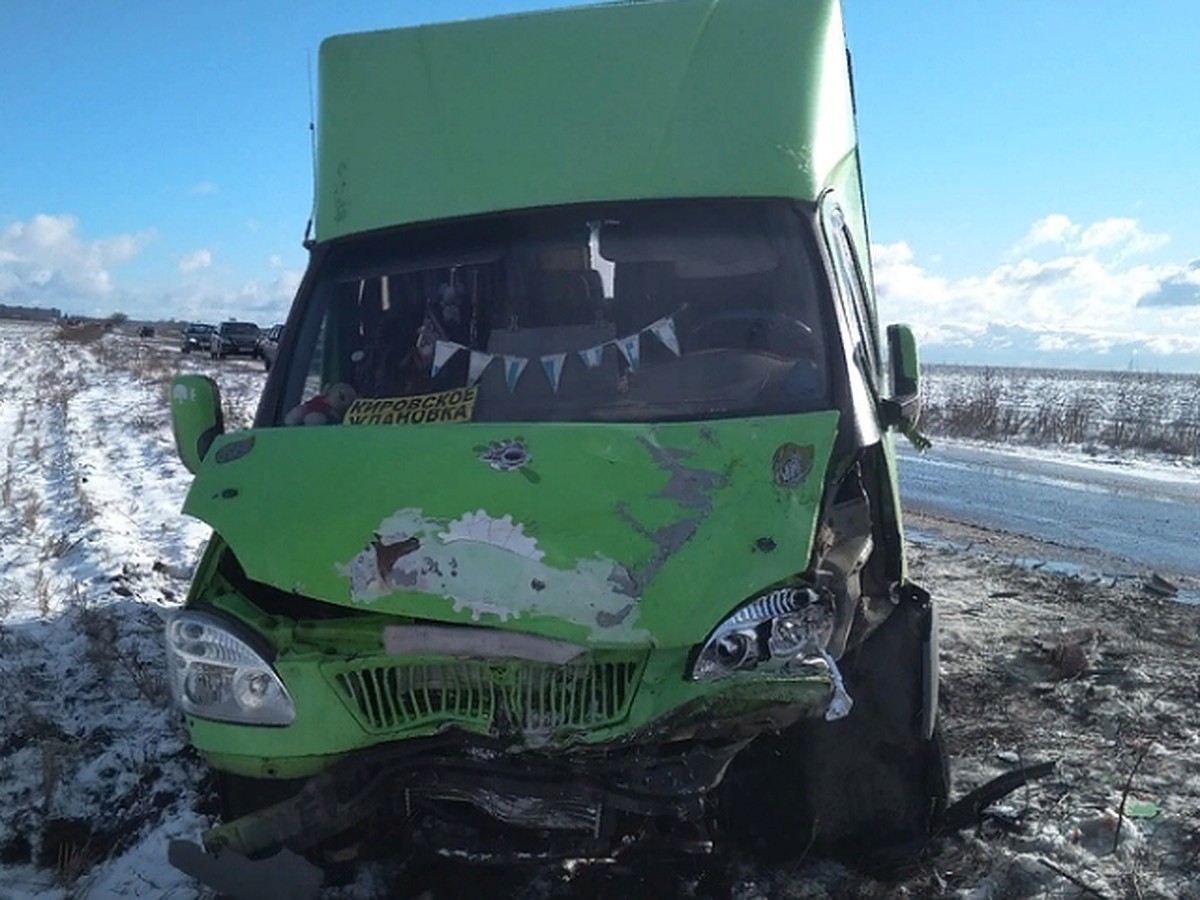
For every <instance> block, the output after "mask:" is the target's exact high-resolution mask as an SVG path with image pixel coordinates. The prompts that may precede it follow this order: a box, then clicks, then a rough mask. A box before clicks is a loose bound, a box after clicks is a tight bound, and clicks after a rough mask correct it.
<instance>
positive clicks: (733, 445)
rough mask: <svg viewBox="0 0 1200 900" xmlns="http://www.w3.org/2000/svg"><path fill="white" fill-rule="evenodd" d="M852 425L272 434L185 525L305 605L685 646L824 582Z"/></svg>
mask: <svg viewBox="0 0 1200 900" xmlns="http://www.w3.org/2000/svg"><path fill="white" fill-rule="evenodd" d="M837 418H838V416H837V413H836V412H822V413H810V414H804V415H791V416H772V417H764V418H755V419H734V420H721V421H709V422H701V423H695V422H687V423H670V424H653V425H650V424H602V425H601V424H590V423H589V424H583V423H570V424H561V423H560V424H519V425H515V424H499V425H493V424H488V425H474V424H467V425H406V426H394V425H392V426H389V425H376V426H362V425H358V426H354V425H343V426H340V427H324V428H272V429H258V430H254V431H246V432H238V433H235V434H231V435H226V436H223V437H221V438H220V439H218V440H217V441H216V442H214V444H213V446H212V448H211V449H210V451H209V452H208V454H207V455H206V457H205V460H204V463H203V465H202V466H201V468H200V470H199V471H198V472H197V475H196V480H195V483H194V484H193V486H192V489H191V492H190V493H189V494H188V498H187V502H186V504H185V505H184V512H186V513H188V514H190V515H193V516H196V517H197V518H200V519H202V520H204V521H205V522H207V523H208V524H209V525H211V526H212V527H213V528H214V529H215V530H216V531H217V533H219V534H220V535H221V536H222V537H223V538H224V540H225V541H226V542H227V543H228V544H229V546H230V548H231V549H232V550H233V552H234V554H235V555H236V556H237V558H238V560H239V561H240V563H241V564H242V566H243V568H244V569H245V571H246V574H247V575H248V576H249V577H250V578H252V579H254V580H256V581H260V582H264V583H266V584H270V585H273V586H275V587H277V588H280V589H282V590H285V591H294V592H295V593H297V594H301V595H304V596H306V597H311V598H314V599H318V600H323V601H326V602H329V603H336V604H340V605H342V606H347V607H352V608H359V609H364V610H370V611H373V612H379V613H388V614H394V615H403V616H413V617H417V618H421V619H428V620H434V621H442V622H462V623H471V622H474V623H477V624H482V625H492V626H498V627H501V628H508V629H513V630H520V631H527V632H531V633H536V634H541V635H545V636H549V637H557V638H562V639H566V640H572V641H577V642H581V643H587V644H590V645H592V646H601V647H602V646H613V647H615V646H628V645H631V644H633V645H641V646H649V645H657V646H686V645H691V644H694V643H696V642H698V641H701V640H703V639H704V637H705V636H706V635H707V634H708V633H709V632H710V631H711V630H712V628H713V627H714V626H715V625H716V624H717V623H718V622H719V621H720V620H721V619H722V618H723V617H725V616H726V615H727V614H728V613H729V612H730V611H731V610H732V609H733V608H734V607H736V606H737V605H738V604H739V603H741V602H742V601H743V600H744V599H746V598H747V597H749V596H750V595H752V594H754V593H755V592H756V591H759V590H761V589H763V588H765V587H767V586H768V585H770V584H772V583H774V582H777V581H779V580H781V579H784V578H787V577H789V576H791V575H794V574H795V573H797V572H800V571H802V570H803V569H805V568H806V567H807V565H808V561H809V556H810V553H811V548H812V541H813V535H814V532H815V528H816V523H817V517H818V512H819V508H820V502H821V495H822V488H823V484H824V478H825V470H826V467H827V466H828V462H829V457H830V452H831V447H832V444H833V439H834V434H835V430H836V426H837Z"/></svg>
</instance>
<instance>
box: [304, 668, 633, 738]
mask: <svg viewBox="0 0 1200 900" xmlns="http://www.w3.org/2000/svg"><path fill="white" fill-rule="evenodd" d="M324 670H325V673H326V677H327V678H328V680H329V682H330V684H332V685H333V687H334V688H335V689H336V691H337V693H338V695H339V697H341V699H342V701H343V702H344V703H345V704H346V707H347V708H348V709H349V710H350V712H351V713H352V714H353V715H354V717H355V719H357V720H358V722H359V723H360V724H361V725H362V727H363V728H364V729H365V730H367V731H368V732H371V733H374V734H389V733H397V734H399V733H403V732H405V731H409V730H413V729H416V728H420V727H422V726H429V725H443V724H459V725H463V726H465V727H470V728H473V729H474V730H485V731H489V732H492V733H500V734H503V733H506V732H538V733H545V732H555V731H559V730H563V729H581V728H596V727H603V726H605V725H612V724H616V723H618V722H620V721H622V720H623V719H624V718H625V717H626V716H627V715H628V713H629V707H630V705H631V703H632V700H633V695H634V691H635V689H636V680H637V678H638V676H639V674H640V672H641V662H640V661H635V660H631V659H629V658H624V659H611V660H599V661H597V660H595V659H587V660H577V661H573V662H571V663H568V664H566V665H556V664H547V663H529V662H522V661H511V662H510V661H484V660H446V661H436V662H433V661H430V662H424V661H422V662H415V663H400V662H395V661H393V660H390V659H389V660H387V661H380V660H378V659H376V660H368V661H345V662H338V663H331V664H326V666H325V667H324Z"/></svg>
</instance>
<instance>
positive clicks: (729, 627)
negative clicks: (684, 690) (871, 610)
mask: <svg viewBox="0 0 1200 900" xmlns="http://www.w3.org/2000/svg"><path fill="white" fill-rule="evenodd" d="M833 623H834V607H833V598H832V597H830V596H828V595H825V596H822V595H820V594H818V593H817V592H816V591H814V590H813V589H812V588H809V587H795V588H781V589H779V590H777V591H772V592H771V593H769V594H764V595H763V596H761V597H756V598H755V599H753V600H751V601H750V602H749V603H746V604H745V605H743V606H741V607H739V608H738V609H737V610H735V611H734V613H733V614H732V615H731V616H729V618H727V619H726V620H725V621H724V622H722V623H721V624H720V625H718V626H717V627H716V628H715V629H714V630H713V632H712V634H710V635H709V636H708V640H707V641H705V642H704V646H703V647H702V648H701V649H700V653H699V654H698V655H697V656H696V662H695V663H694V664H693V665H692V671H691V675H690V677H691V679H692V680H693V681H715V680H716V679H718V678H727V677H729V676H730V675H734V674H737V673H742V672H758V673H762V674H764V675H783V676H787V675H801V674H805V673H807V672H811V671H812V669H813V667H814V666H817V667H820V666H824V668H826V669H827V670H828V672H829V678H830V681H831V682H832V684H833V695H832V696H831V697H830V700H829V707H828V708H827V709H826V711H825V718H827V719H840V718H842V717H843V716H845V715H847V714H848V713H849V712H850V707H851V705H852V704H853V701H852V700H851V699H850V697H849V695H848V694H847V693H846V688H845V685H844V684H843V682H842V676H841V673H840V672H839V671H838V668H837V663H835V662H834V660H833V657H831V656H830V655H829V654H828V653H827V652H826V651H825V645H826V644H828V643H829V639H830V637H831V636H832V635H833Z"/></svg>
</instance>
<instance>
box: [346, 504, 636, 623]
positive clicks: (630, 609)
mask: <svg viewBox="0 0 1200 900" xmlns="http://www.w3.org/2000/svg"><path fill="white" fill-rule="evenodd" d="M418 548H419V549H420V553H417V552H416V551H417V549H418ZM544 556H545V553H544V552H543V551H542V550H541V549H540V548H539V547H538V545H537V540H536V539H535V538H533V537H530V536H529V535H527V534H526V533H525V525H524V524H523V523H521V522H514V521H513V519H512V517H511V516H510V515H507V514H506V515H504V516H501V517H495V516H491V515H489V514H488V513H487V512H485V511H484V510H478V511H476V512H471V513H466V514H465V515H463V516H460V517H459V518H458V519H455V520H453V521H450V522H447V521H445V520H439V519H433V518H429V517H426V516H425V515H424V514H423V512H422V511H421V510H419V509H402V510H399V511H398V512H396V513H395V514H394V515H392V516H390V517H389V518H387V519H385V520H384V521H383V522H381V523H380V525H379V527H378V528H377V529H376V530H375V535H374V537H373V539H372V540H371V541H370V542H368V543H367V545H366V546H365V547H364V548H363V550H362V551H360V552H359V553H358V554H357V555H356V556H355V557H354V558H353V559H351V560H349V561H348V562H346V563H338V564H336V568H337V571H338V573H339V574H340V575H342V576H344V577H346V578H348V579H349V580H350V597H351V599H352V600H353V601H354V602H356V603H370V602H371V601H372V600H376V599H378V598H380V597H383V596H385V595H387V594H390V593H393V592H394V591H397V590H412V591H417V592H419V593H423V594H432V595H435V596H440V597H447V598H449V599H450V600H451V601H453V608H454V610H455V612H466V613H467V614H469V615H470V617H471V620H472V621H475V622H478V621H481V620H482V619H484V618H485V617H495V618H496V619H498V620H499V621H500V622H507V621H509V620H510V619H517V618H520V617H521V616H524V615H547V616H554V617H556V618H559V619H563V620H566V621H569V622H576V623H578V624H580V625H583V626H584V627H586V628H588V629H589V631H590V632H591V633H592V636H593V637H595V638H603V637H609V638H612V637H616V636H620V637H626V638H627V637H632V636H635V635H641V634H643V632H641V630H640V629H636V628H635V627H634V624H635V623H636V621H637V618H638V615H637V614H638V611H639V604H638V602H637V600H636V598H634V599H633V601H632V602H631V598H630V597H629V596H628V595H626V594H625V593H623V592H621V591H620V590H618V588H617V585H616V584H615V583H614V582H613V581H612V580H611V575H612V573H613V571H614V570H615V569H616V568H617V564H616V563H614V562H613V561H612V560H609V559H604V558H602V557H596V558H594V559H580V560H577V561H576V563H575V565H574V567H573V568H571V569H559V568H553V567H551V566H549V565H547V564H546V563H544V562H543V558H544ZM539 585H540V587H539ZM614 632H617V634H614Z"/></svg>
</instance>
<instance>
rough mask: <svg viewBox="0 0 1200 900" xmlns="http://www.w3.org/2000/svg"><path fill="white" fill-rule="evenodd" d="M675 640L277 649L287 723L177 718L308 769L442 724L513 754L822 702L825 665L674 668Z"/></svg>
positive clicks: (759, 716) (777, 717) (237, 761)
mask: <svg viewBox="0 0 1200 900" xmlns="http://www.w3.org/2000/svg"><path fill="white" fill-rule="evenodd" d="M688 658H689V651H687V650H682V649H681V650H669V649H666V650H653V651H628V650H612V651H605V650H594V651H592V652H590V653H588V654H586V655H585V656H583V657H581V658H580V659H579V660H574V661H572V662H570V663H568V664H564V665H558V664H550V663H531V662H528V661H524V660H476V659H452V658H436V657H398V656H389V655H386V654H378V653H376V654H362V655H339V656H333V657H331V656H329V655H326V654H320V653H308V652H295V651H293V652H289V653H282V654H280V655H279V656H278V657H277V658H276V660H275V669H276V671H277V672H278V673H279V676H280V678H281V679H282V680H283V682H284V684H286V686H287V689H288V691H289V693H290V694H291V697H292V700H293V702H294V704H295V710H296V717H295V721H294V722H293V723H292V724H290V725H288V726H285V727H264V726H250V725H238V724H231V723H226V722H215V721H211V720H208V719H201V718H197V717H194V716H189V717H187V724H188V727H189V731H190V733H191V737H192V742H193V744H194V745H195V746H196V748H197V749H198V750H199V751H200V752H201V753H203V754H204V755H205V756H206V757H207V758H208V760H209V762H210V764H211V765H212V766H213V767H214V768H216V769H218V770H221V771H225V772H229V773H233V774H237V775H242V776H248V777H253V778H277V779H279V778H298V777H308V776H311V775H314V774H316V773H317V772H319V771H321V770H323V769H325V768H327V767H329V766H330V765H332V764H334V763H335V762H337V761H338V760H340V759H342V758H343V757H345V756H347V755H349V754H352V753H356V752H359V751H365V750H369V749H372V748H378V747H385V746H388V745H394V744H397V743H400V744H403V743H408V742H412V741H416V740H418V739H422V738H429V737H433V736H436V735H439V734H442V733H443V732H448V731H453V732H455V733H458V734H462V735H464V736H467V737H469V738H476V739H486V740H488V741H493V742H495V743H496V744H497V745H498V746H501V747H503V748H504V749H505V750H506V751H507V752H509V753H512V754H522V753H533V752H539V753H550V754H555V753H560V754H566V753H571V752H574V751H575V750H577V749H586V748H589V747H605V746H629V745H634V744H643V745H644V744H651V745H663V744H668V743H671V742H675V741H681V740H690V739H700V740H714V739H734V740H740V739H744V738H747V737H753V736H754V735H755V734H758V733H760V732H763V731H769V730H778V729H779V728H782V727H785V726H786V725H788V724H790V723H791V722H794V721H796V720H798V719H800V718H810V717H818V716H820V715H822V714H823V713H824V711H825V709H826V707H827V706H828V704H829V701H830V697H831V692H832V689H831V682H830V678H829V675H828V673H827V672H826V671H825V670H824V669H823V668H821V667H816V668H815V669H814V671H813V672H812V673H811V674H808V675H803V676H795V677H788V678H763V677H757V676H753V675H747V676H737V677H731V678H727V679H723V680H721V681H713V682H692V681H688V680H686V678H685V672H686V670H687V665H688Z"/></svg>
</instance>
